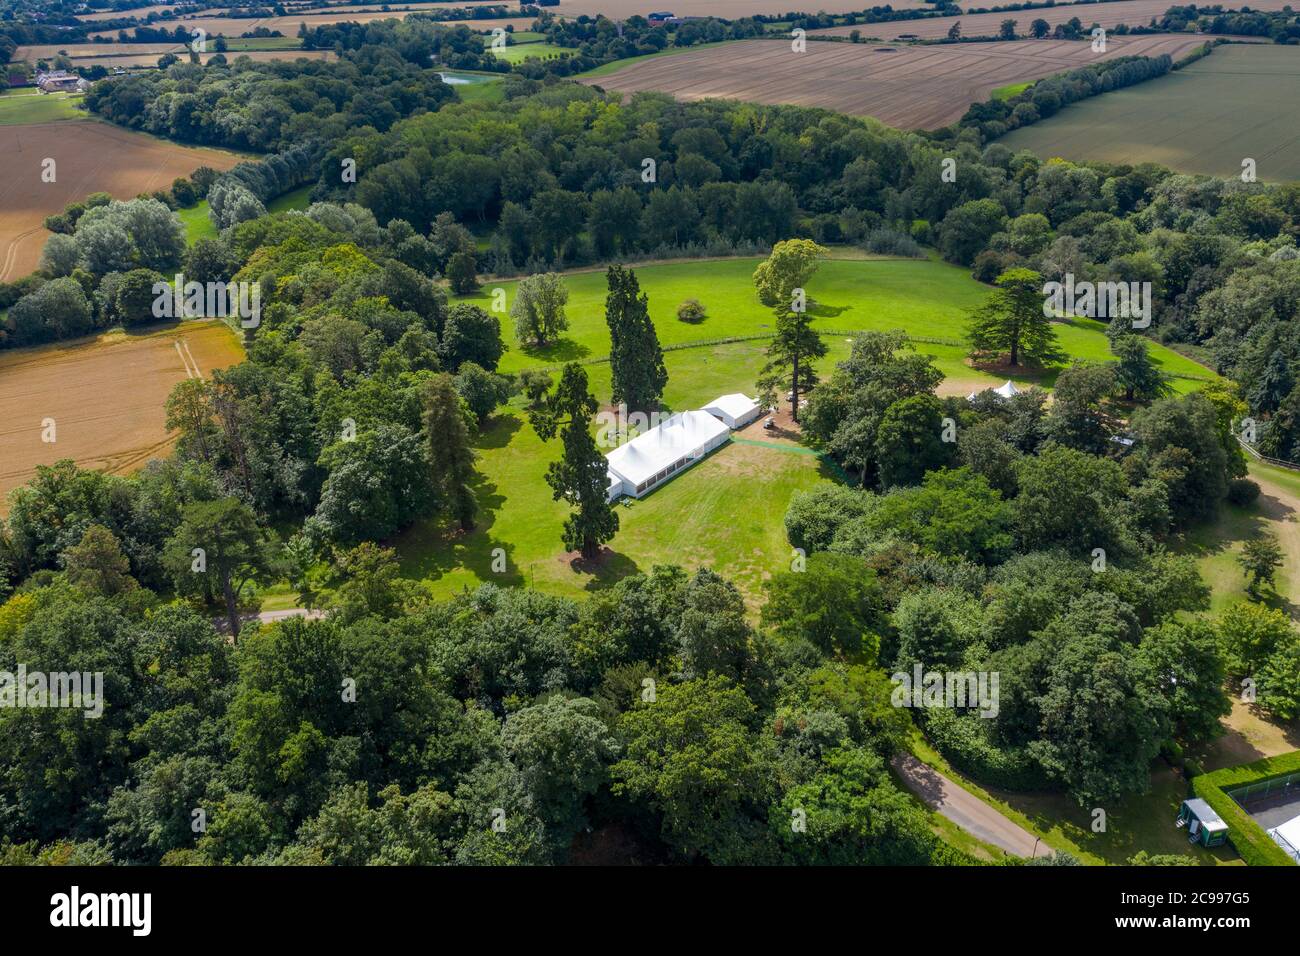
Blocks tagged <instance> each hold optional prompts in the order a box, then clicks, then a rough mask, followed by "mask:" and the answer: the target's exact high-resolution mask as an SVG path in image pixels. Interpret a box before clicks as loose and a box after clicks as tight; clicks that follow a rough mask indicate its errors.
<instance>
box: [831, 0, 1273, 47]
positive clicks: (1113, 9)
mask: <svg viewBox="0 0 1300 956" xmlns="http://www.w3.org/2000/svg"><path fill="white" fill-rule="evenodd" d="M1295 5H1296V4H1295V0H1251V2H1250V3H1244V2H1242V3H1225V4H1224V7H1225V8H1227V9H1237V8H1239V7H1243V6H1248V7H1250V9H1252V10H1281V9H1282V8H1283V7H1285V6H1295ZM1172 6H1176V4H1175V3H1174V2H1173V0H1116V2H1114V3H1076V4H1057V5H1056V6H1055V7H1039V8H1037V9H1034V10H997V11H994V12H992V13H972V14H968V15H967V16H964V17H934V18H929V19H926V20H899V21H896V22H894V23H860V24H858V25H857V26H845V27H827V28H825V29H822V30H811V31H809V32H810V34H813V35H817V34H826V35H829V36H848V35H849V34H850V33H852V32H853V31H854V30H857V31H858V32H859V33H861V34H862V35H863V36H864V37H878V38H880V39H883V40H896V39H898V38H899V37H900V36H907V35H911V36H916V37H919V38H920V39H922V40H937V39H940V38H941V37H946V36H947V35H948V31H949V30H951V29H952V25H953V24H954V23H960V24H961V35H962V36H966V37H977V36H997V35H998V30H1000V29H1001V27H1002V21H1003V20H1015V21H1016V34H1017V35H1018V36H1028V34H1029V25H1030V24H1031V23H1033V22H1034V21H1035V20H1046V21H1047V23H1048V25H1049V26H1052V27H1055V26H1056V25H1057V24H1058V23H1068V22H1069V21H1070V20H1072V19H1073V18H1075V17H1078V18H1079V21H1080V22H1081V23H1082V24H1083V25H1084V26H1085V27H1090V26H1092V25H1093V24H1094V23H1097V24H1100V25H1101V26H1103V27H1106V28H1108V29H1109V28H1110V27H1114V26H1118V25H1119V24H1121V23H1124V24H1127V25H1128V26H1131V27H1136V26H1146V25H1147V24H1148V23H1150V22H1151V18H1152V17H1156V18H1157V19H1159V18H1160V17H1162V16H1164V14H1165V12H1166V11H1168V9H1169V8H1170V7H1172Z"/></svg>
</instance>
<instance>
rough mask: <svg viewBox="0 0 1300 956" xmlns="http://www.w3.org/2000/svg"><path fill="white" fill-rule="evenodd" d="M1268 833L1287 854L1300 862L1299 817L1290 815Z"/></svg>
mask: <svg viewBox="0 0 1300 956" xmlns="http://www.w3.org/2000/svg"><path fill="white" fill-rule="evenodd" d="M1268 835H1269V836H1270V837H1272V838H1273V842H1274V843H1276V844H1277V845H1278V846H1280V847H1281V848H1282V850H1283V852H1285V853H1286V855H1287V856H1289V857H1291V859H1293V860H1295V861H1296V862H1297V863H1300V817H1292V818H1291V819H1290V820H1288V821H1287V822H1286V823H1283V824H1282V825H1281V826H1276V827H1274V828H1273V829H1271V830H1269V831H1268Z"/></svg>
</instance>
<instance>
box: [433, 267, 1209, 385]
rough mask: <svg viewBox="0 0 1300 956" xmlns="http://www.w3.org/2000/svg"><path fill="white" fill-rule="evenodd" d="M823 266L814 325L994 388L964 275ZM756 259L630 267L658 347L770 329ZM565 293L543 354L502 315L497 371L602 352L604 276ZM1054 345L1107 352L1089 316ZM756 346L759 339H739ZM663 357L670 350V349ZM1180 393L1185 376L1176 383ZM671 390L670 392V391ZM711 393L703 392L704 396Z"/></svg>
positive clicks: (487, 298) (1180, 368)
mask: <svg viewBox="0 0 1300 956" xmlns="http://www.w3.org/2000/svg"><path fill="white" fill-rule="evenodd" d="M843 254H844V253H843V252H840V251H837V252H836V254H835V255H836V256H837V257H834V258H831V259H829V260H827V261H825V262H823V263H822V266H821V269H820V270H819V271H818V273H817V276H816V277H815V278H814V279H813V281H812V283H811V284H810V286H809V290H808V291H809V295H810V296H811V297H812V300H813V301H812V303H811V304H810V306H809V309H810V311H811V312H812V313H813V314H814V316H815V319H814V323H813V324H814V327H815V328H821V329H827V330H852V331H861V330H880V331H884V330H888V329H896V328H901V329H904V330H906V331H907V332H908V333H909V334H911V335H914V336H917V337H918V338H920V339H922V340H925V339H937V340H940V341H938V342H932V341H921V342H918V345H917V347H918V348H919V349H920V350H921V351H923V352H926V353H929V354H932V355H934V356H935V358H936V364H937V365H938V366H939V367H940V368H941V369H942V370H943V371H944V373H945V374H946V375H948V376H950V377H956V378H963V379H973V380H987V381H989V382H994V383H995V384H998V385H1000V384H1002V382H1003V381H1005V376H1003V377H998V376H996V375H983V374H982V373H981V372H979V371H978V370H975V369H972V368H970V367H969V366H967V365H966V364H965V363H964V361H963V360H964V358H965V355H966V352H967V349H966V347H965V346H964V345H963V344H962V341H963V338H964V334H965V327H966V321H967V313H968V311H969V310H970V309H972V308H974V307H976V306H978V305H979V304H980V303H982V302H983V301H984V300H985V298H986V297H987V296H988V294H989V290H988V287H986V286H983V285H981V284H980V283H978V282H976V281H975V280H973V279H971V278H970V275H969V274H968V273H967V272H966V270H965V269H962V268H960V267H958V266H953V265H949V264H947V263H943V262H939V261H937V260H920V259H889V258H880V257H877V258H870V257H865V258H864V257H858V258H838V256H840V255H843ZM761 261H762V260H761V259H757V258H740V259H722V260H687V261H682V262H674V263H667V264H658V265H645V266H636V267H634V269H635V272H636V275H637V278H638V279H639V280H640V283H641V290H642V291H643V292H645V293H646V294H647V295H648V296H649V299H650V316H651V318H652V319H653V320H654V323H655V328H656V329H657V331H658V333H659V341H660V343H661V344H662V345H663V346H664V347H665V349H669V348H671V347H673V346H683V345H689V344H691V343H700V342H711V341H716V340H718V339H727V338H735V337H738V336H755V335H765V334H768V333H770V331H771V329H772V323H773V321H774V320H773V318H772V313H771V312H770V311H769V310H768V309H767V308H765V307H764V306H763V305H762V303H760V302H759V301H758V297H757V295H755V293H754V286H753V279H752V277H753V273H754V269H755V268H756V267H757V266H758V264H759V262H761ZM566 283H567V286H568V289H569V304H568V309H567V312H568V316H569V329H568V330H567V331H566V332H565V333H563V335H562V336H561V337H560V338H559V339H558V340H557V341H555V342H553V343H550V344H549V345H547V346H545V347H544V348H540V349H539V348H533V347H530V346H524V345H521V344H520V343H519V341H518V340H517V339H516V338H515V336H514V328H513V325H512V323H511V322H510V320H509V317H508V316H503V317H502V318H503V321H502V326H503V328H502V334H503V335H504V337H505V339H506V341H507V343H508V344H509V346H510V350H509V351H508V352H506V354H505V356H504V357H503V358H502V361H501V369H502V370H503V371H507V372H516V371H519V370H521V369H524V368H528V367H538V366H557V365H560V364H562V363H564V362H569V361H578V362H589V361H595V360H597V359H601V358H604V357H605V356H607V355H608V354H609V330H608V328H607V326H606V325H605V305H604V303H605V293H606V283H605V273H604V270H589V271H584V272H576V273H570V274H568V275H567V276H566ZM515 285H516V283H515V282H492V283H489V284H487V285H484V287H483V288H482V289H480V290H479V291H478V292H477V293H475V294H473V295H471V296H465V297H461V298H459V299H458V300H457V301H468V302H475V303H477V304H478V305H480V306H482V307H483V308H489V307H490V305H491V301H492V295H493V290H495V289H497V288H501V289H504V291H505V294H506V301H507V303H509V302H512V301H513V296H514V289H515ZM689 298H694V299H698V300H699V301H700V302H701V303H702V304H703V305H704V307H705V310H706V312H707V318H706V319H705V320H704V321H703V322H701V323H699V324H688V323H686V322H682V321H680V320H679V319H678V318H677V307H678V306H679V305H680V304H681V303H682V302H683V301H684V300H686V299H689ZM1057 334H1058V335H1059V336H1060V339H1061V345H1062V347H1063V348H1064V349H1065V350H1066V351H1067V352H1068V353H1069V354H1070V355H1072V356H1074V357H1076V358H1080V359H1085V360H1090V361H1098V362H1100V361H1107V360H1109V359H1110V357H1111V356H1110V352H1109V348H1108V346H1107V342H1106V337H1105V334H1104V325H1103V324H1102V323H1100V322H1096V321H1093V320H1088V319H1074V320H1071V321H1070V322H1068V323H1060V324H1058V326H1057ZM826 342H827V345H828V346H829V347H830V350H831V355H829V356H828V357H827V361H828V363H829V362H833V361H835V360H837V358H839V357H842V356H843V355H844V354H847V350H848V347H849V346H848V343H847V342H845V341H844V338H843V337H840V336H827V338H826ZM746 344H748V345H752V346H754V347H755V348H756V349H758V350H761V349H762V347H763V343H762V342H761V341H756V342H750V343H746ZM1151 352H1152V355H1153V357H1154V359H1155V361H1156V363H1157V364H1158V365H1160V367H1161V368H1162V369H1164V370H1165V371H1166V372H1167V373H1169V374H1173V375H1190V376H1197V377H1205V376H1209V375H1210V373H1209V372H1207V371H1206V370H1205V369H1204V368H1203V367H1202V366H1200V365H1197V364H1196V363H1195V362H1193V361H1192V360H1191V359H1188V358H1185V357H1184V356H1181V355H1179V354H1177V353H1176V352H1173V351H1171V350H1169V349H1166V348H1164V347H1162V346H1159V345H1156V344H1154V343H1153V344H1152V349H1151ZM669 354H670V355H671V354H673V353H671V352H670V353H669ZM758 364H761V360H754V361H752V362H751V361H750V360H745V362H744V366H743V367H742V368H737V369H736V370H735V371H734V373H727V374H728V375H729V376H730V379H731V380H732V381H733V382H734V387H733V388H731V389H729V390H730V391H735V390H737V389H739V390H745V389H749V388H751V387H752V385H753V379H754V373H755V372H756V371H757V368H758ZM1013 377H1014V378H1017V379H1018V380H1021V381H1025V382H1040V383H1042V384H1046V385H1050V384H1051V382H1052V381H1054V376H1053V375H1051V374H1048V375H1046V376H1041V375H1040V376H1035V375H1032V374H1025V375H1020V376H1013ZM1176 384H1178V385H1180V386H1181V387H1182V388H1184V389H1187V388H1190V387H1192V386H1193V385H1194V383H1193V382H1192V381H1191V380H1183V379H1180V380H1177V382H1176ZM670 387H671V386H670ZM711 397H713V396H704V398H706V399H707V398H711Z"/></svg>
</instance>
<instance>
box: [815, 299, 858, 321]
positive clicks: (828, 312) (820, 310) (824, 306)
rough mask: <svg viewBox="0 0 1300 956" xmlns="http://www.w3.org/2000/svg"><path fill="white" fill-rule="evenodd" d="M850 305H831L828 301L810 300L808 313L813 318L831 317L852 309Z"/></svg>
mask: <svg viewBox="0 0 1300 956" xmlns="http://www.w3.org/2000/svg"><path fill="white" fill-rule="evenodd" d="M852 309H853V306H851V305H831V304H830V303H829V302H817V301H810V302H809V303H808V314H809V315H811V316H812V317H813V318H815V319H833V318H835V317H836V316H837V315H843V314H844V313H845V312H850V311H852Z"/></svg>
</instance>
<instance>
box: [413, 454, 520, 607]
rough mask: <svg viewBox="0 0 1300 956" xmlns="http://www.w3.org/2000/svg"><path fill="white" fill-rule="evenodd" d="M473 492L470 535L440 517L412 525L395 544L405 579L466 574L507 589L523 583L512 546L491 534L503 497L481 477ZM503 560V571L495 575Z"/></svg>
mask: <svg viewBox="0 0 1300 956" xmlns="http://www.w3.org/2000/svg"><path fill="white" fill-rule="evenodd" d="M472 488H473V490H474V496H475V497H476V498H477V500H478V520H477V523H476V524H475V526H474V530H473V531H469V532H465V531H461V530H460V527H459V526H458V525H457V524H456V523H455V522H448V521H447V520H446V519H445V518H443V517H441V516H439V517H437V518H431V519H429V520H427V521H423V522H421V523H419V524H417V525H415V526H414V527H412V528H411V529H409V530H408V531H406V532H405V533H404V534H402V535H401V537H400V538H399V539H398V540H397V542H396V546H397V549H398V553H399V554H401V555H402V573H403V574H404V575H405V576H407V577H410V578H416V579H418V580H428V581H437V580H438V579H440V578H442V577H443V576H444V575H446V574H449V573H451V572H452V571H460V570H466V571H469V572H471V573H473V574H474V576H475V577H477V578H479V579H480V580H482V581H491V582H492V583H494V584H500V585H502V586H506V587H517V586H520V585H522V584H523V583H524V575H523V572H522V571H521V569H520V568H519V565H518V563H517V562H516V561H515V560H514V550H515V546H514V545H513V544H511V543H510V542H508V541H505V540H503V539H500V538H497V537H495V536H494V535H493V533H492V529H493V527H494V526H495V525H496V515H497V512H498V511H500V509H501V506H502V505H503V504H505V497H504V496H502V495H500V494H498V493H497V486H496V485H495V484H493V483H491V482H489V481H485V480H484V479H482V478H481V477H480V478H479V479H478V480H477V481H475V482H473V484H472ZM502 558H504V567H505V570H503V571H498V570H496V567H501V566H502V562H501V559H502ZM494 564H495V565H496V567H494Z"/></svg>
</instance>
